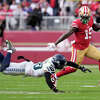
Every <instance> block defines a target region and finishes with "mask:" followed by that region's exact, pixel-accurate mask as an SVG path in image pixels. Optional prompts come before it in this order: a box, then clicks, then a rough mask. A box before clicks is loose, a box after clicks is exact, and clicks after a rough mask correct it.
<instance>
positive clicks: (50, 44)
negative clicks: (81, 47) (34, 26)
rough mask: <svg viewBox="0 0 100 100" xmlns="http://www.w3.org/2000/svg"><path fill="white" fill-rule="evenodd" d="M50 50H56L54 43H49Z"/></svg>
mask: <svg viewBox="0 0 100 100" xmlns="http://www.w3.org/2000/svg"><path fill="white" fill-rule="evenodd" d="M48 48H49V49H54V50H56V45H55V44H54V43H48Z"/></svg>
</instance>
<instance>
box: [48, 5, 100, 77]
mask: <svg viewBox="0 0 100 100" xmlns="http://www.w3.org/2000/svg"><path fill="white" fill-rule="evenodd" d="M79 16H80V18H79V19H76V20H75V21H73V22H72V27H71V29H70V30H69V32H67V33H65V34H63V35H62V36H61V37H60V38H59V39H58V40H57V41H56V42H55V43H51V44H49V46H51V47H56V45H57V44H58V43H60V42H61V41H63V40H65V39H66V38H68V37H69V36H71V35H72V34H75V41H74V43H73V44H72V56H71V61H73V62H76V63H77V64H79V65H80V64H81V63H82V61H83V59H84V56H87V57H88V58H92V59H95V60H97V61H98V62H99V66H100V51H99V50H98V49H97V48H96V47H94V46H93V45H91V44H90V40H91V35H92V30H94V31H98V30H99V29H100V26H98V25H96V24H94V23H93V17H92V16H91V12H90V9H89V8H88V7H87V6H82V7H81V8H80V10H79ZM76 70H77V69H75V68H72V67H66V68H64V69H63V70H61V71H60V72H57V73H56V75H55V77H60V76H63V75H65V74H69V73H72V72H75V71H76ZM99 70H100V67H99Z"/></svg>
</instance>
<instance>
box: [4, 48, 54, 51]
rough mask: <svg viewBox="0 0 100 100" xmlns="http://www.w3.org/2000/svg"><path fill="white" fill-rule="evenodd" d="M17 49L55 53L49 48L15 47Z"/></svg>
mask: <svg viewBox="0 0 100 100" xmlns="http://www.w3.org/2000/svg"><path fill="white" fill-rule="evenodd" d="M15 49H16V51H55V50H54V49H50V48H48V47H15ZM4 50H7V48H4Z"/></svg>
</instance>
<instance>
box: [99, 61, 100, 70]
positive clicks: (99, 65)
mask: <svg viewBox="0 0 100 100" xmlns="http://www.w3.org/2000/svg"><path fill="white" fill-rule="evenodd" d="M99 71H100V60H99Z"/></svg>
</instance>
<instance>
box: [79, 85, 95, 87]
mask: <svg viewBox="0 0 100 100" xmlns="http://www.w3.org/2000/svg"><path fill="white" fill-rule="evenodd" d="M80 87H96V85H81V86H80Z"/></svg>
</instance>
